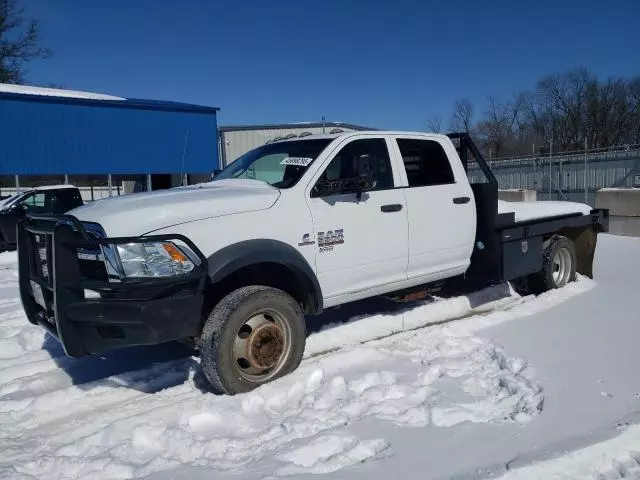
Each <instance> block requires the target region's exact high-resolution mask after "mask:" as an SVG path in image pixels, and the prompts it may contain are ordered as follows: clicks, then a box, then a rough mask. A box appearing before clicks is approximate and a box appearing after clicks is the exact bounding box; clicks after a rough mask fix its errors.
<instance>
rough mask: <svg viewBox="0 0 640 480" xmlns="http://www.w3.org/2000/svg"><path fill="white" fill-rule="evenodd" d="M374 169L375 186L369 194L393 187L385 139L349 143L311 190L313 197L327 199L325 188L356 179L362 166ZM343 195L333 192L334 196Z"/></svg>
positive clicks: (367, 139)
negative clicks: (325, 197)
mask: <svg viewBox="0 0 640 480" xmlns="http://www.w3.org/2000/svg"><path fill="white" fill-rule="evenodd" d="M365 162H366V164H367V165H370V166H371V167H372V169H373V172H372V173H373V177H374V186H373V188H371V189H370V191H374V190H388V189H392V188H394V182H393V170H392V169H391V160H390V158H389V151H388V149H387V144H386V142H385V140H384V139H383V138H363V139H359V140H354V141H352V142H349V143H348V144H347V145H345V146H344V147H342V149H341V150H340V151H339V152H338V154H337V155H336V156H335V157H333V159H332V160H331V162H330V163H329V165H328V166H327V168H326V169H325V170H324V172H323V173H322V175H321V176H320V178H319V179H318V181H317V182H316V184H315V185H314V187H313V188H312V190H311V196H312V197H323V196H327V195H326V194H324V193H323V192H324V191H326V190H327V189H326V188H325V186H326V185H332V184H333V185H339V184H340V182H348V181H350V180H352V179H355V178H357V176H358V172H359V165H361V164H362V163H365ZM340 193H349V192H348V191H344V192H340V191H336V190H335V189H333V191H332V193H331V194H333V195H335V194H340Z"/></svg>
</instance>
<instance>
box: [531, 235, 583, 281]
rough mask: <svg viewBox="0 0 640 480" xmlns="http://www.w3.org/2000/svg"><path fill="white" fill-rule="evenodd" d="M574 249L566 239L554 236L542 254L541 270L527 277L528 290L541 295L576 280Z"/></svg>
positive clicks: (571, 243)
mask: <svg viewBox="0 0 640 480" xmlns="http://www.w3.org/2000/svg"><path fill="white" fill-rule="evenodd" d="M576 263H577V257H576V248H575V246H574V244H573V242H572V241H571V240H570V239H568V238H567V237H562V236H554V237H552V238H550V239H549V240H548V241H547V244H546V246H545V248H544V250H543V252H542V270H540V271H539V272H537V273H534V274H532V275H530V276H529V282H528V283H529V288H530V289H531V291H532V292H533V293H542V292H545V291H547V290H551V289H553V288H561V287H564V286H565V285H566V284H567V283H569V282H573V281H574V280H575V279H576Z"/></svg>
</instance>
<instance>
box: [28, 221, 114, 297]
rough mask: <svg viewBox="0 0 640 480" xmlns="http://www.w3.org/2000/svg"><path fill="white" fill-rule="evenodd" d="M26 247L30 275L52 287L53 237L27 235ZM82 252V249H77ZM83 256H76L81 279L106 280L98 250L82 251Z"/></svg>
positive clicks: (104, 268)
mask: <svg viewBox="0 0 640 480" xmlns="http://www.w3.org/2000/svg"><path fill="white" fill-rule="evenodd" d="M27 246H28V248H29V250H31V252H32V253H31V254H30V255H29V258H30V259H31V261H30V263H31V275H32V277H35V278H34V279H35V280H39V283H43V284H46V285H48V286H49V287H53V236H52V234H50V233H28V234H27ZM78 250H82V249H78ZM83 253H85V254H84V255H82V254H80V253H79V255H78V268H79V270H80V274H81V276H82V277H83V278H85V279H87V280H100V281H106V280H108V276H107V269H106V267H105V264H104V261H103V260H102V255H101V253H100V249H99V248H98V249H97V250H96V251H91V252H89V253H90V254H89V255H87V251H86V250H83Z"/></svg>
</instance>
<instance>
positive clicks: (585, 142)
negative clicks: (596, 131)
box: [584, 135, 588, 203]
mask: <svg viewBox="0 0 640 480" xmlns="http://www.w3.org/2000/svg"><path fill="white" fill-rule="evenodd" d="M587 196H588V194H587V136H586V135H585V137H584V203H587Z"/></svg>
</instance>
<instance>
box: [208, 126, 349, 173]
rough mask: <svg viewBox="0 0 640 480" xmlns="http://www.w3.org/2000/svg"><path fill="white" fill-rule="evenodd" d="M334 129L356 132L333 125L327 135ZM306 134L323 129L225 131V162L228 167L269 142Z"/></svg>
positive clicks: (288, 128) (328, 128) (290, 128)
mask: <svg viewBox="0 0 640 480" xmlns="http://www.w3.org/2000/svg"><path fill="white" fill-rule="evenodd" d="M334 128H339V129H340V130H342V131H344V132H353V131H356V129H354V128H349V127H344V126H339V127H335V126H333V125H329V126H327V127H325V133H329V132H330V131H331V130H333V129H334ZM304 132H309V133H312V134H317V133H322V127H315V126H314V127H305V126H304V125H301V126H299V127H298V126H295V125H292V126H291V127H287V128H270V129H256V130H244V129H243V130H223V131H222V132H220V141H221V142H222V148H223V149H224V161H225V162H226V164H227V165H228V164H230V163H231V162H233V161H234V160H236V159H237V158H238V157H239V156H240V155H242V154H244V153H246V152H248V151H249V150H251V149H252V148H255V147H257V146H259V145H264V144H265V143H267V142H268V141H269V140H273V139H274V138H277V137H284V136H286V135H290V134H294V135H296V136H297V135H300V134H301V133H304Z"/></svg>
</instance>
